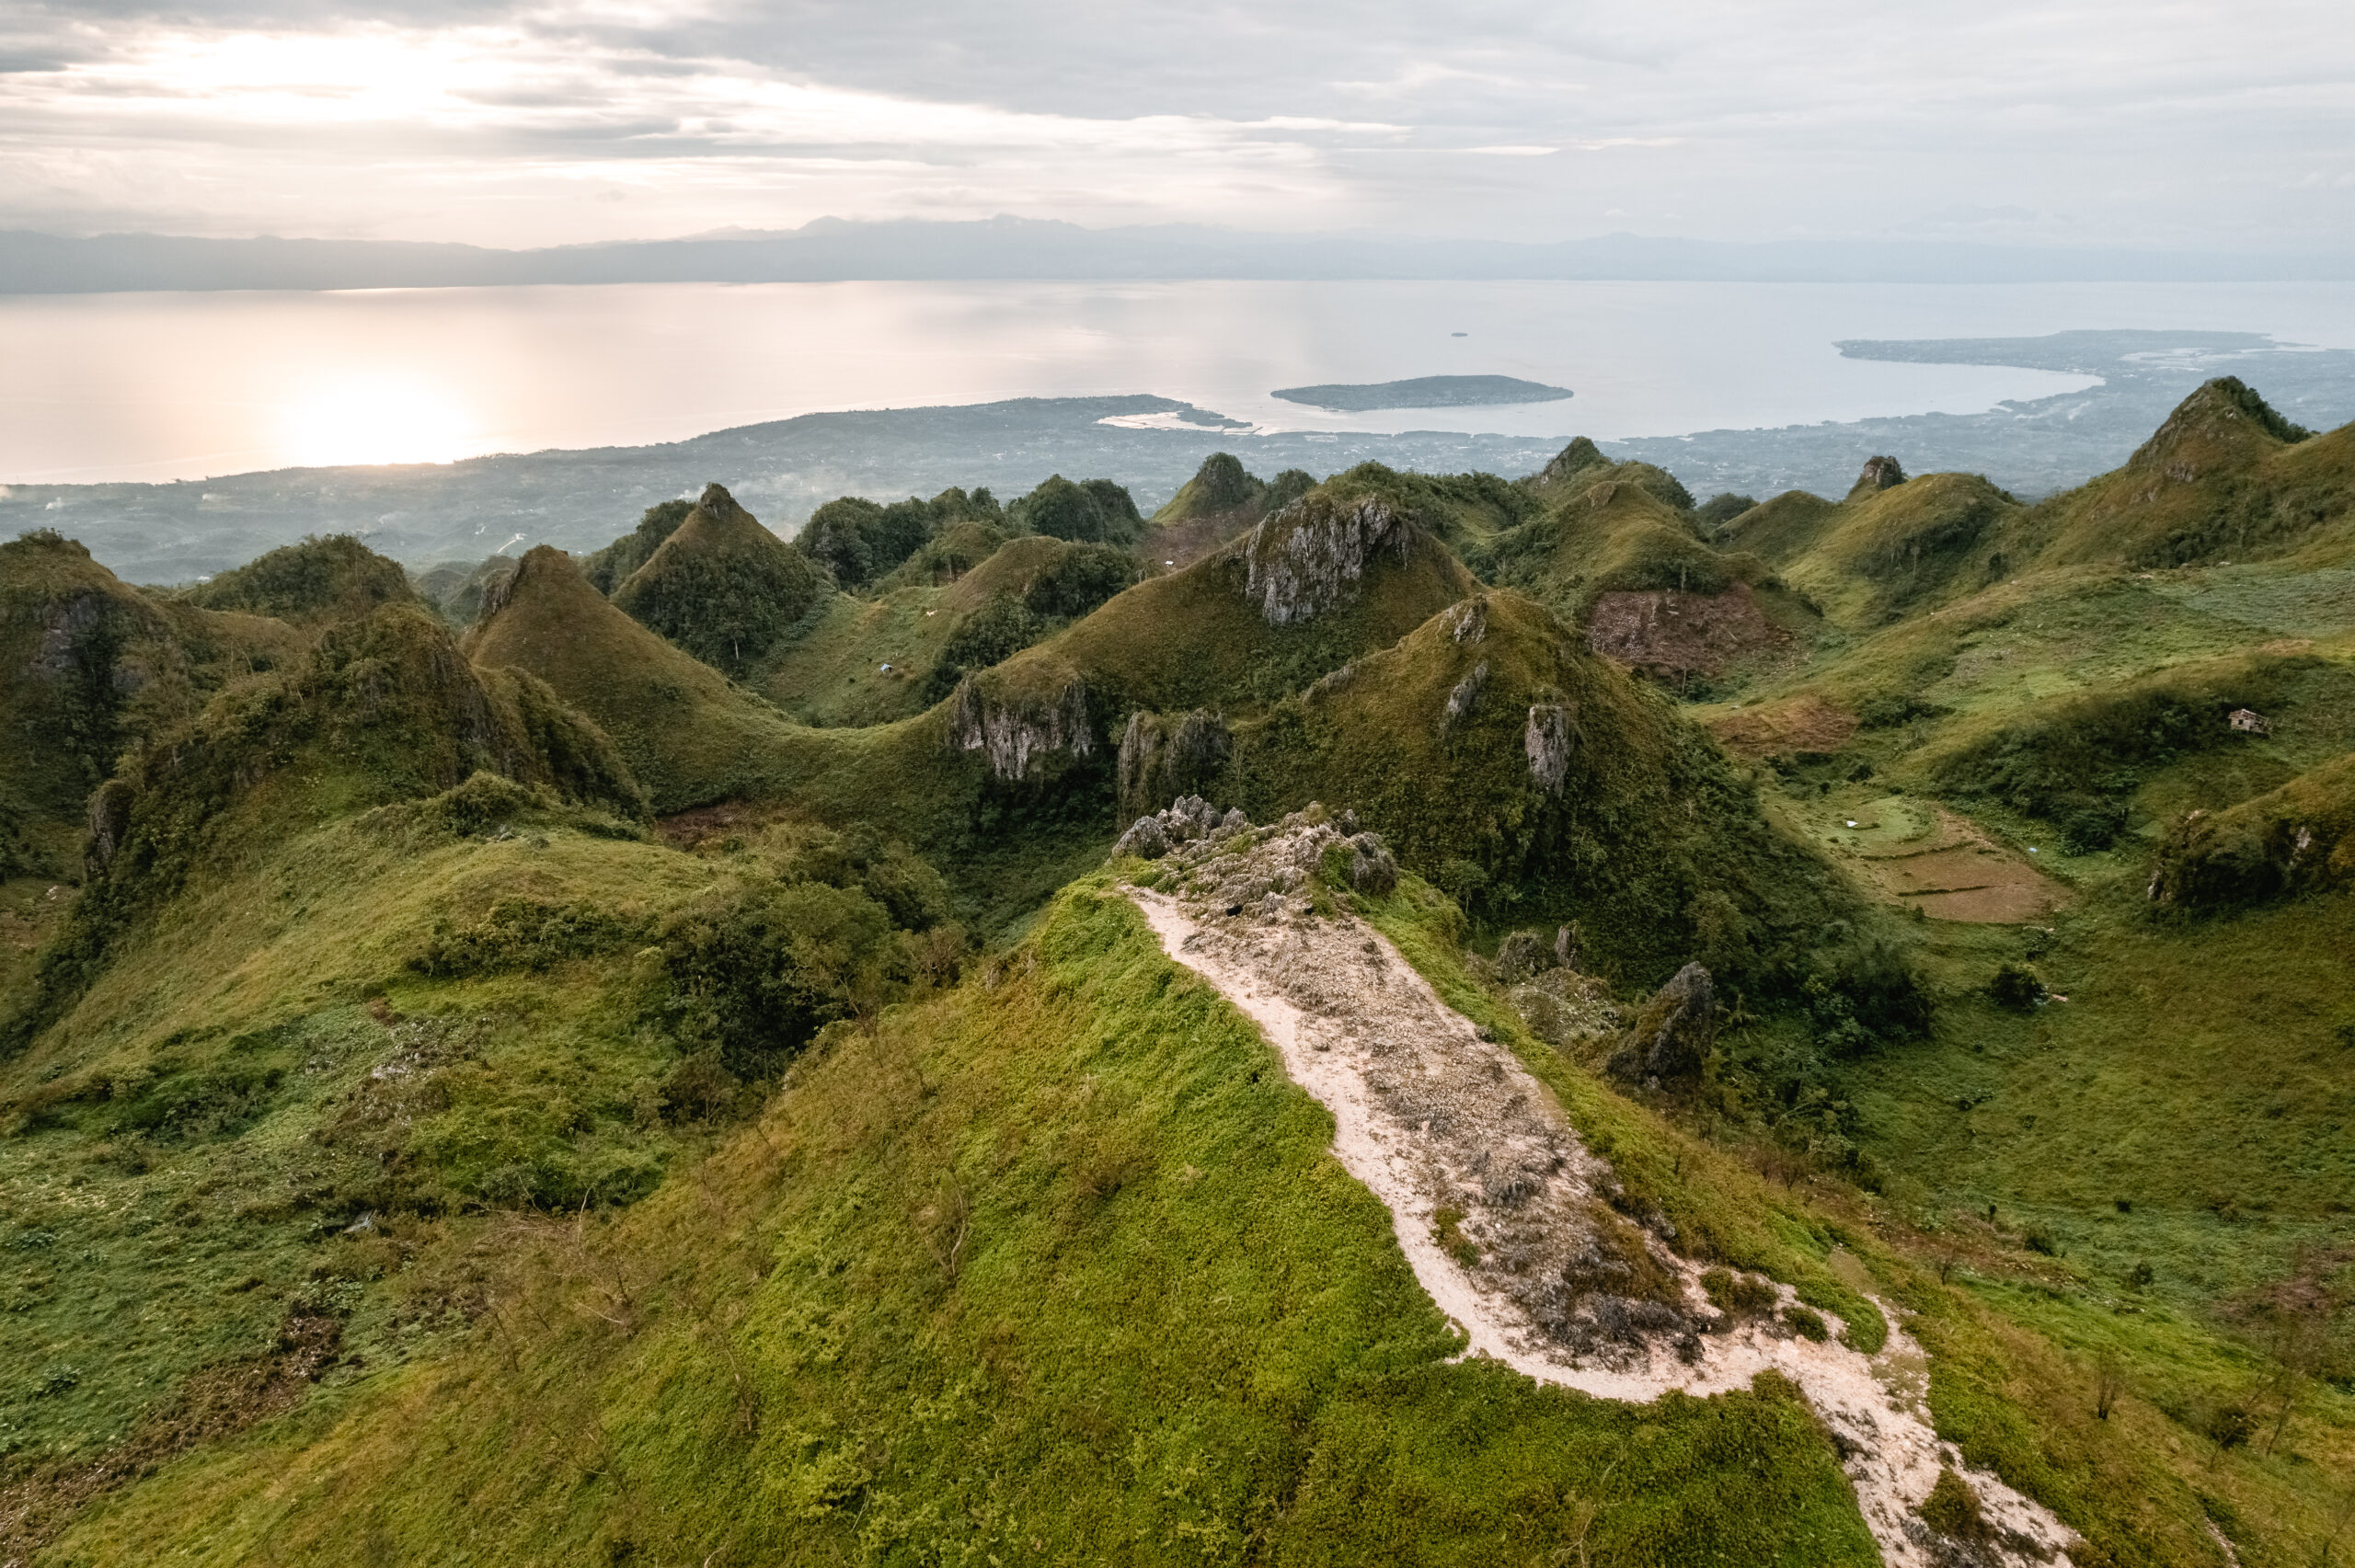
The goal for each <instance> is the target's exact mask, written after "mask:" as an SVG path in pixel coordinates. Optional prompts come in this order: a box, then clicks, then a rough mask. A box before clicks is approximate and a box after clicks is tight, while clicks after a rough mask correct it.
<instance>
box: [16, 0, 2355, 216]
mask: <svg viewBox="0 0 2355 1568" xmlns="http://www.w3.org/2000/svg"><path fill="white" fill-rule="evenodd" d="M998 212H1013V213H1018V214H1022V215H1025V216H1029V217H1041V218H1064V219H1069V220H1071V221H1074V222H1077V223H1086V224H1089V225H1109V224H1116V223H1164V222H1191V223H1218V224H1223V225H1228V226H1233V227H1240V228H1253V229H1281V230H1363V231H1372V232H1377V233H1384V234H1393V235H1468V236H1478V237H1488V238H1507V239H1538V240H1544V239H1561V238H1570V237H1576V236H1580V235H1596V234H1603V233H1609V232H1613V231H1618V230H1632V231H1635V232H1637V233H1642V234H1652V235H1691V236H1696V237H1706V238H1720V239H1776V238H1814V237H1835V238H1836V237H1894V238H1902V237H1921V238H1946V239H1954V238H1961V239H1976V240H1987V241H1996V242H2016V243H2036V244H2062V245H2096V244H2098V245H2121V244H2122V245H2132V246H2154V247H2184V248H2200V249H2220V248H2229V249H2241V250H2296V249H2330V250H2343V249H2346V248H2348V239H2347V236H2348V235H2350V234H2355V9H2350V7H2349V5H2348V4H2347V0H2208V3H2204V4H2172V5H2170V4H2165V3H2158V0H2096V3H2076V4H2072V3H2068V0H2042V3H2034V4H2023V3H2018V0H1967V3H1953V0H1902V3H1901V4H1894V5H1892V4H1889V3H1887V0H1883V3H1880V4H1875V5H1866V4H1861V3H1855V0H1747V3H1733V0H1725V3H1718V0H1652V3H1650V4H1648V5H1644V6H1631V5H1627V4H1626V3H1624V0H1621V3H1616V4H1611V5H1595V4H1586V3H1582V0H1451V3H1450V4H1447V5H1443V6H1442V5H1437V4H1429V3H1426V4H1419V5H1417V4H1402V3H1399V0H1347V3H1343V0H1307V3H1297V0H1257V3H1254V4H1250V5H1242V4H1231V3H1228V0H1180V3H1178V4H1174V5H1173V4H1152V5H1138V4H1130V3H1127V0H995V3H994V4H991V5H987V6H983V5H977V4H967V5H960V6H941V5H921V4H911V3H908V0H770V3H766V4H740V3H734V0H684V3H681V0H649V3H646V4H623V3H621V0H547V3H539V4H521V5H500V4H499V3H497V0H490V3H477V4H461V3H459V0H385V3H383V4H378V5H373V6H368V7H366V8H365V9H364V10H363V9H362V8H359V7H356V6H350V5H348V4H344V3H342V0H243V3H229V4H221V5H204V4H196V5H191V6H182V7H177V8H170V9H163V8H150V7H148V6H143V5H140V4H138V3H137V0H93V3H86V4H75V5H48V6H44V5H41V4H38V3H35V4H31V5H27V4H25V3H24V0H16V3H14V4H11V5H8V6H0V227H17V228H40V229H47V230H51V231H52V232H61V233H92V232H98V231H101V230H113V229H148V230H157V231H164V232H170V233H180V234H208V235H250V234H265V233H269V234H286V235H325V236H335V237H354V238H360V237H365V238H386V239H455V240H466V241H471V242H474V243H477V244H486V245H499V246H533V245H551V244H568V243H574V242H580V241H588V240H600V239H620V238H649V237H658V236H664V235H682V234H692V233H699V232H705V231H708V230H712V229H718V228H723V227H731V226H732V227H741V228H750V229H766V228H785V227H791V226H794V225H797V224H799V223H804V222H806V221H808V220H809V219H811V218H814V217H818V216H821V215H825V214H835V215H841V216H848V217H907V216H913V217H944V218H951V217H954V218H963V217H980V216H987V215H990V214H994V213H998Z"/></svg>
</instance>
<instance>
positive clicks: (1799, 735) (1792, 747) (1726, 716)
mask: <svg viewBox="0 0 2355 1568" xmlns="http://www.w3.org/2000/svg"><path fill="white" fill-rule="evenodd" d="M1707 723H1708V727H1709V733H1711V734H1712V735H1715V736H1716V737H1717V744H1719V745H1720V746H1723V747H1724V748H1725V749H1726V750H1729V751H1731V752H1732V753H1734V754H1735V755H1736V756H1738V757H1744V758H1748V759H1750V760H1752V761H1756V760H1757V759H1759V758H1761V757H1771V756H1773V755H1774V754H1775V753H1776V752H1778V751H1837V750H1840V748H1842V747H1843V746H1845V745H1846V744H1848V738H1849V737H1850V736H1852V735H1854V734H1855V733H1856V715H1854V714H1852V713H1849V712H1847V711H1845V710H1844V709H1842V708H1837V707H1834V706H1832V704H1830V703H1827V702H1825V701H1824V700H1823V699H1822V698H1821V697H1819V696H1816V695H1815V694H1814V693H1812V692H1809V694H1807V695H1806V696H1801V697H1789V698H1786V699H1785V700H1784V701H1782V702H1779V703H1768V704H1763V705H1762V706H1759V707H1754V708H1734V709H1730V710H1729V711H1728V712H1725V713H1721V714H1718V715H1715V716H1714V717H1712V718H1710V719H1709V720H1708V721H1707Z"/></svg>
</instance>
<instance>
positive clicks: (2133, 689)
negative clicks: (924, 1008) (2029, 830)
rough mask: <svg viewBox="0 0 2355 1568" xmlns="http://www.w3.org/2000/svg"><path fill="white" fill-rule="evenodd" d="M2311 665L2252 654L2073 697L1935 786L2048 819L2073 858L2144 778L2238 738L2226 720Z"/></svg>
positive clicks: (1950, 758)
mask: <svg viewBox="0 0 2355 1568" xmlns="http://www.w3.org/2000/svg"><path fill="white" fill-rule="evenodd" d="M2316 662H2317V661H2316V660H2315V659H2314V658H2311V657H2310V656H2305V655H2292V656H2288V657H2282V656H2276V655H2263V654H2260V655H2251V656H2248V657H2246V658H2234V659H2225V660H2218V661H2215V662H2213V663H2209V664H2203V665H2200V666H2197V667H2194V668H2192V669H2189V670H2175V671H2169V672H2167V673H2165V674H2163V675H2158V676H2154V677H2153V678H2151V679H2149V680H2146V681H2137V682H2135V683H2133V684H2131V685H2128V686H2122V687H2118V688H2114V689H2112V690H2109V691H2106V692H2088V693H2086V694H2085V695H2083V696H2078V697H2073V698H2070V699H2069V700H2067V701H2065V702H2061V703H2056V704H2051V705H2050V706H2047V707H2043V708H2040V709H2039V710H2037V711H2035V712H2032V713H2030V714H2028V715H2024V716H2022V717H2019V718H2016V719H2014V720H2012V721H2010V722H2009V723H2006V724H2005V725H2003V726H2002V727H1999V728H1996V729H1994V730H1993V731H1990V732H1987V733H1984V734H1982V735H1981V736H1980V737H1978V738H1976V739H1974V740H1973V741H1971V742H1970V743H1969V744H1968V745H1966V746H1964V747H1962V748H1961V749H1959V750H1956V751H1953V752H1950V753H1948V754H1947V756H1945V757H1943V758H1941V759H1940V760H1939V761H1938V762H1937V764H1936V776H1937V780H1938V783H1939V784H1941V785H1942V786H1943V787H1945V788H1947V789H1949V790H1952V791H1954V792H1955V793H1957V794H1959V795H1981V796H1985V797H1988V798H1991V799H1994V800H2000V801H2002V802H2003V803H2004V804H2005V805H2007V806H2009V807H2012V808H2013V809H2014V810H2016V811H2020V812H2024V813H2026V814H2027V815H2028V816H2031V817H2040V818H2045V819H2046V820H2047V821H2050V822H2051V823H2052V824H2053V825H2054V826H2055V827H2056V828H2057V829H2059V830H2061V832H2062V836H2063V838H2064V840H2065V841H2067V844H2068V847H2069V848H2070V850H2071V852H2072V853H2085V852H2086V851H2088V850H2096V849H2101V848H2104V847H2106V846H2108V844H2109V843H2110V842H2112V841H2114V840H2115V839H2116V838H2117V837H2118V836H2119V833H2120V832H2122V831H2123V830H2124V829H2125V826H2126V822H2127V815H2128V813H2127V801H2128V799H2129V797H2131V795H2132V794H2133V792H2134V791H2135V789H2136V788H2138V787H2139V786H2140V785H2141V784H2142V779H2143V777H2144V776H2145V775H2146V774H2147V773H2150V772H2152V771H2154V770H2155V769H2156V768H2158V767H2161V766H2164V765H2165V763H2167V762H2169V761H2174V760H2175V759H2177V758H2178V757H2182V756H2185V755H2188V754H2189V753H2191V752H2195V751H2199V750H2205V749H2208V748H2211V747H2215V746H2223V745H2226V744H2229V743H2231V742H2233V741H2234V740H2235V739H2237V738H2239V737H2238V735H2237V733H2236V732H2235V731H2234V729H2233V728H2232V727H2231V725H2230V723H2229V722H2228V718H2227V715H2230V714H2231V713H2232V712H2233V711H2234V709H2236V708H2257V709H2262V708H2267V707H2270V706H2273V705H2274V704H2276V703H2277V702H2278V701H2279V700H2280V697H2281V695H2282V693H2283V692H2284V691H2285V689H2286V687H2287V686H2288V684H2289V681H2290V679H2291V677H2292V676H2293V675H2294V674H2296V673H2297V672H2299V671H2300V670H2305V669H2307V668H2310V667H2312V666H2314V665H2315V663H2316Z"/></svg>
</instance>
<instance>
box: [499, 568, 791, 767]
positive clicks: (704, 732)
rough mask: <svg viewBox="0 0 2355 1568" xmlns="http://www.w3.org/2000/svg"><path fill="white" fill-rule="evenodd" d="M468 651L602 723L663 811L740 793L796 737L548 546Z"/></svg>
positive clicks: (519, 575)
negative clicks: (767, 758)
mask: <svg viewBox="0 0 2355 1568" xmlns="http://www.w3.org/2000/svg"><path fill="white" fill-rule="evenodd" d="M674 537H675V536H674ZM465 650H466V654H467V657H469V658H472V659H473V660H474V661H475V662H476V663H477V664H478V665H481V666H483V667H485V668H487V669H497V668H500V667H511V668H514V669H518V670H529V671H531V672H532V673H533V674H534V675H537V676H538V677H539V678H540V679H541V680H543V681H546V682H547V683H548V684H549V685H550V686H552V687H554V688H555V689H556V692H557V694H558V695H559V696H561V697H563V698H564V700H565V701H567V702H568V703H570V704H574V705H575V706H577V707H579V708H580V710H581V711H582V712H583V713H585V714H587V715H589V716H590V717H591V718H592V719H594V720H595V721H596V722H597V724H598V726H599V727H601V728H603V730H604V731H605V733H606V734H607V735H609V736H611V737H612V738H613V739H614V743H615V745H616V746H618V747H619V748H620V749H621V752H622V755H623V757H624V758H625V759H626V760H627V761H628V763H629V766H630V771H631V772H632V773H635V774H636V775H637V776H638V782H639V783H641V784H644V785H645V786H646V789H647V793H648V795H649V796H650V797H651V798H652V800H653V804H654V808H655V809H656V810H657V811H661V812H672V811H679V810H683V809H684V808H686V807H692V806H701V805H704V804H706V803H707V802H709V801H713V800H718V799H721V798H723V797H725V796H727V795H732V794H735V793H738V792H739V791H741V789H742V788H743V787H744V785H745V782H746V780H747V778H748V777H749V776H752V774H754V773H757V770H758V769H759V767H760V764H761V760H762V758H763V756H764V754H765V753H766V752H768V751H770V750H774V748H775V746H776V744H777V743H778V738H779V737H780V736H781V735H782V734H783V733H784V732H785V731H787V729H788V728H789V726H788V725H787V721H786V720H785V719H784V718H783V717H782V716H781V715H778V714H776V713H775V710H773V709H771V708H770V707H768V706H767V705H766V704H764V703H762V702H760V701H759V700H758V699H757V698H755V697H753V696H752V694H751V693H750V692H746V691H744V690H743V689H742V688H741V687H739V686H737V685H736V684H735V683H734V682H732V681H729V679H728V678H727V677H726V676H724V675H722V674H720V673H719V672H718V670H713V669H712V668H711V667H709V666H708V665H706V664H704V663H702V662H701V661H700V660H697V659H695V658H691V657H690V656H688V655H687V654H685V653H683V652H681V651H680V650H679V649H678V648H675V647H672V646H671V644H669V643H667V642H665V641H663V640H662V639H661V637H659V636H657V635H654V634H653V633H652V632H649V631H648V630H647V629H646V628H645V627H643V626H641V625H639V624H638V623H637V622H636V621H633V620H631V619H630V618H629V617H628V616H627V615H626V614H624V613H623V612H621V611H620V610H618V609H616V608H615V606H614V605H612V604H610V603H608V602H607V601H605V599H604V598H603V596H602V595H600V594H599V593H598V592H597V590H596V589H593V588H592V587H590V586H589V581H588V579H587V578H584V577H582V576H581V575H580V570H579V568H577V567H574V565H573V564H572V562H571V560H570V559H569V557H568V556H566V555H564V553H563V552H562V551H560V550H557V549H554V548H551V547H549V546H546V545H542V546H540V547H539V548H537V549H535V550H534V551H532V552H531V553H530V554H529V555H525V556H524V557H523V564H522V565H521V566H520V567H517V568H516V573H515V577H514V580H513V582H512V583H511V585H510V587H509V588H508V590H507V592H506V595H505V599H504V602H503V603H501V604H500V607H499V608H498V609H497V610H496V611H495V612H493V613H491V614H489V615H488V616H486V617H485V618H484V619H483V620H481V621H480V622H478V623H477V624H476V625H475V627H474V629H473V630H472V631H470V632H469V633H467V635H466V638H465Z"/></svg>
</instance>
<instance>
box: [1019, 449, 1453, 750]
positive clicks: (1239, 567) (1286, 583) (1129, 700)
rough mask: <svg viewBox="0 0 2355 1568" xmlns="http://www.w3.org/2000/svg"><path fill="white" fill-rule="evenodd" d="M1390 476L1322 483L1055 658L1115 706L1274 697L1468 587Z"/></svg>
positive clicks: (1091, 623)
mask: <svg viewBox="0 0 2355 1568" xmlns="http://www.w3.org/2000/svg"><path fill="white" fill-rule="evenodd" d="M1393 477H1394V476H1391V475H1387V474H1386V473H1356V472H1353V473H1352V474H1350V475H1339V476H1337V477H1335V478H1333V479H1330V480H1327V482H1326V483H1325V484H1324V485H1322V486H1318V487H1317V488H1316V489H1315V490H1313V491H1311V492H1309V493H1308V494H1307V495H1305V496H1303V497H1302V498H1300V499H1299V500H1298V501H1296V502H1294V503H1293V504H1292V505H1290V506H1287V507H1285V508H1284V509H1282V510H1281V511H1279V512H1276V513H1274V514H1272V515H1271V516H1269V517H1267V518H1264V519H1262V520H1261V521H1259V522H1258V523H1257V524H1255V525H1254V526H1253V527H1252V529H1251V530H1250V532H1247V533H1245V534H1243V535H1241V536H1240V537H1238V538H1236V539H1235V540H1234V541H1232V542H1231V543H1229V544H1225V545H1223V546H1221V547H1220V548H1219V549H1218V550H1216V551H1215V552H1213V553H1212V555H1208V556H1206V557H1204V558H1203V559H1201V560H1200V561H1197V562H1196V563H1194V565H1192V566H1190V567H1183V568H1181V569H1179V570H1177V571H1175V572H1170V573H1167V574H1166V575H1164V576H1161V577H1157V578H1148V579H1147V580H1146V581H1144V582H1142V583H1140V584H1138V585H1137V586H1136V587H1134V588H1132V589H1129V590H1128V591H1127V592H1125V593H1122V594H1120V595H1119V596H1118V597H1116V598H1115V599H1113V600H1112V601H1110V602H1109V603H1107V604H1106V605H1105V606H1104V607H1103V608H1102V609H1100V610H1098V611H1097V612H1095V613H1094V614H1092V615H1089V616H1087V617H1086V618H1085V619H1083V620H1081V621H1080V622H1078V623H1077V624H1074V626H1072V628H1071V629H1070V630H1069V631H1067V632H1065V633H1064V634H1063V635H1062V636H1060V637H1058V638H1056V639H1055V641H1054V642H1053V643H1052V644H1051V645H1050V646H1051V647H1052V649H1053V650H1054V655H1055V657H1056V658H1060V659H1062V660H1063V661H1065V662H1067V663H1069V664H1070V665H1072V666H1073V667H1074V668H1076V669H1078V670H1083V671H1085V672H1086V676H1087V679H1088V680H1089V681H1090V682H1091V683H1092V684H1093V685H1095V686H1097V688H1099V689H1101V690H1102V691H1103V692H1106V693H1107V694H1108V695H1109V694H1117V696H1118V700H1119V701H1120V703H1122V704H1134V705H1139V706H1144V707H1152V708H1189V707H1199V706H1202V705H1204V704H1230V705H1234V704H1246V705H1247V704H1259V703H1267V702H1272V701H1274V700H1276V699H1277V698H1279V697H1281V696H1282V695H1283V694H1285V693H1286V692H1292V691H1295V690H1297V689H1298V688H1300V687H1302V686H1304V685H1306V684H1307V683H1308V682H1309V681H1314V680H1315V679H1316V678H1317V677H1318V676H1319V675H1322V674H1325V673H1326V672H1327V671H1328V670H1336V669H1338V668H1339V667H1340V666H1341V665H1343V664H1345V663H1347V662H1348V661H1349V660H1350V659H1351V658H1355V657H1357V656H1358V655H1360V654H1361V653H1364V652H1366V651H1368V650H1370V649H1373V648H1377V647H1386V646H1388V645H1389V644H1390V643H1393V642H1395V641H1396V640H1397V639H1398V638H1399V637H1401V636H1404V635H1406V634H1407V632H1409V631H1411V630H1413V629H1414V628H1415V627H1416V626H1419V625H1420V624H1422V623H1423V622H1424V621H1426V620H1428V619H1430V616H1431V615H1433V614H1435V613H1436V612H1438V611H1440V610H1441V609H1443V608H1444V607H1446V606H1447V605H1449V604H1453V603H1454V602H1455V601H1457V600H1459V599H1461V598H1463V597H1464V595H1465V593H1467V592H1469V591H1471V589H1472V588H1473V586H1474V583H1473V578H1472V575H1471V573H1470V572H1468V571H1466V570H1465V567H1464V565H1463V563H1462V562H1460V561H1458V560H1457V559H1456V558H1455V556H1454V555H1452V554H1451V553H1450V552H1449V551H1448V550H1447V548H1446V547H1445V546H1444V545H1442V544H1440V543H1439V541H1438V540H1437V539H1435V538H1433V537H1432V535H1431V533H1430V531H1429V530H1428V529H1427V528H1425V527H1424V526H1423V525H1422V524H1421V523H1420V522H1419V521H1417V518H1416V515H1415V511H1414V508H1413V506H1412V504H1411V500H1410V498H1408V497H1407V495H1405V494H1403V493H1402V492H1403V490H1404V488H1405V487H1404V486H1397V485H1394V484H1393V483H1391V482H1390V481H1391V480H1392V478H1393ZM1022 657H1023V658H1028V657H1030V656H1029V655H1024V656H1022Z"/></svg>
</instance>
